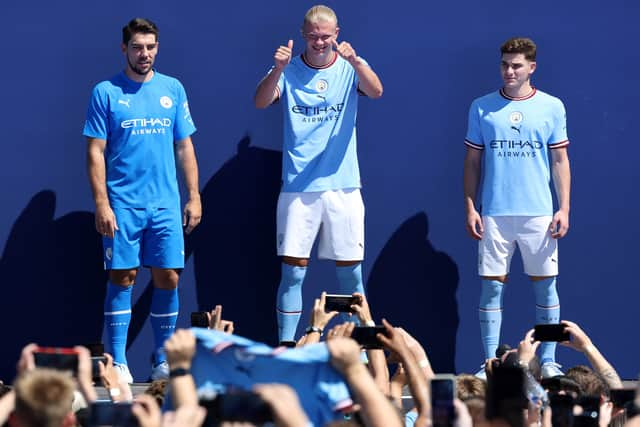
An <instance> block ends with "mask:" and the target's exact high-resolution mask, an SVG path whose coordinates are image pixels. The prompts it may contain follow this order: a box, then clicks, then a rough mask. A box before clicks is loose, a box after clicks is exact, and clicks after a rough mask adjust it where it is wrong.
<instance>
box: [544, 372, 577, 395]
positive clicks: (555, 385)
mask: <svg viewBox="0 0 640 427" xmlns="http://www.w3.org/2000/svg"><path fill="white" fill-rule="evenodd" d="M540 384H541V385H542V388H544V389H545V390H547V392H548V393H549V394H552V393H559V394H569V395H571V396H573V397H574V398H575V397H578V396H579V395H581V394H582V389H581V388H580V384H578V383H577V382H576V381H574V380H573V379H571V378H569V377H567V376H566V375H559V376H557V377H551V378H543V379H542V380H541V381H540Z"/></svg>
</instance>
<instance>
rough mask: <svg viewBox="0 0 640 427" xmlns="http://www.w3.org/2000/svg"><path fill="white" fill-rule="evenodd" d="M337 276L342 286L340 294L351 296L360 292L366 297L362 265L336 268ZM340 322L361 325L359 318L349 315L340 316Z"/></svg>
mask: <svg viewBox="0 0 640 427" xmlns="http://www.w3.org/2000/svg"><path fill="white" fill-rule="evenodd" d="M336 275H337V276H338V284H339V286H340V293H341V294H343V295H351V294H353V293H354V292H359V293H361V294H362V295H364V285H363V284H362V263H361V262H359V263H357V264H354V265H347V266H336ZM340 321H342V322H356V325H359V324H360V322H358V319H357V317H355V316H351V317H350V316H348V315H347V314H340Z"/></svg>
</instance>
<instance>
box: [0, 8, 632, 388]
mask: <svg viewBox="0 0 640 427" xmlns="http://www.w3.org/2000/svg"><path fill="white" fill-rule="evenodd" d="M312 4H313V3H312V2H310V1H307V0H304V1H293V0H290V1H275V0H274V1H270V2H204V1H202V2H200V1H186V2H179V3H176V2H173V1H172V2H170V1H166V0H156V1H122V0H112V1H110V2H109V3H108V4H106V3H98V2H91V1H80V0H68V1H65V2H57V3H56V2H45V1H43V0H35V1H33V0H24V1H21V2H4V3H3V5H2V8H1V9H2V10H1V11H0V46H1V47H2V56H3V60H2V67H0V81H2V82H3V86H4V87H3V90H2V102H0V117H1V118H2V119H1V123H2V130H3V132H4V135H5V136H4V140H3V142H2V146H3V147H4V149H3V152H4V153H5V155H4V160H3V161H2V168H0V174H1V175H0V177H1V179H0V194H2V199H3V203H2V207H3V208H2V209H1V210H0V244H2V245H3V247H4V249H3V252H2V259H1V260H0V274H1V275H0V277H1V278H2V293H1V294H0V295H1V296H0V325H2V331H3V340H2V341H3V343H2V345H1V346H0V348H1V349H2V351H1V354H2V357H1V361H0V378H4V379H10V378H12V377H13V370H14V367H15V361H16V360H17V357H18V354H19V350H20V348H21V347H22V346H23V345H24V344H25V343H27V342H30V341H35V342H38V343H40V344H57V345H71V344H75V343H85V342H90V341H95V340H99V339H100V337H101V333H102V329H101V328H102V299H103V297H104V292H105V286H104V285H105V280H106V276H105V273H104V272H103V271H102V260H101V249H100V248H101V243H100V240H99V237H98V235H97V234H96V233H95V230H94V226H93V201H92V197H91V194H90V190H89V185H88V180H87V174H86V166H85V163H86V162H85V156H86V154H85V153H86V151H85V140H84V139H83V137H82V136H81V132H82V126H83V121H84V116H85V111H86V106H87V102H88V99H89V94H90V90H91V88H92V87H93V85H94V84H95V83H97V82H98V81H100V80H102V79H105V78H107V77H109V76H111V75H113V74H114V73H116V72H117V71H118V70H120V69H121V68H122V67H123V57H122V55H121V53H120V46H119V45H120V37H121V33H120V29H121V27H122V26H123V25H124V24H125V23H126V22H127V21H128V20H129V19H131V18H132V17H134V16H145V17H149V18H151V19H152V20H154V21H155V22H157V23H158V25H159V27H160V30H161V34H160V40H161V43H160V53H159V56H158V58H157V62H156V65H157V69H158V70H159V71H161V72H163V73H166V74H169V75H173V76H176V77H178V78H179V79H180V80H181V81H182V82H183V83H184V85H185V87H186V89H187V93H188V95H189V100H190V105H191V111H192V113H193V117H194V120H195V122H196V125H197V126H198V129H199V130H198V132H197V133H196V135H195V137H194V142H195V144H196V149H197V155H198V160H199V165H200V184H201V188H202V194H203V204H204V219H203V222H202V225H201V226H200V227H199V228H198V229H197V231H196V232H195V233H194V234H193V235H192V236H190V237H189V239H188V240H187V256H188V262H187V267H186V269H185V271H184V273H183V275H182V283H181V288H180V294H181V304H182V306H181V314H180V317H179V324H180V325H182V326H186V325H187V323H188V317H189V312H190V311H192V310H196V309H210V308H212V307H213V306H214V305H215V304H220V303H221V304H223V305H224V315H225V317H226V318H230V319H233V320H235V321H236V329H237V332H238V333H240V334H242V335H246V336H249V337H251V338H254V339H257V340H261V341H266V342H269V343H274V342H275V339H276V327H275V314H274V299H275V290H276V287H277V283H278V280H279V263H278V259H277V257H276V256H275V245H274V243H275V230H274V228H275V227H274V221H275V214H274V211H275V203H276V197H277V193H278V186H279V169H280V163H281V160H280V158H281V153H280V151H279V150H280V149H281V134H282V124H281V122H282V112H281V110H280V108H281V107H279V106H277V107H272V108H270V109H268V110H266V111H263V110H256V109H255V108H254V107H253V102H252V96H253V93H254V89H255V86H256V84H257V82H258V81H259V80H260V78H261V77H262V76H263V75H264V73H265V72H266V71H267V69H268V68H269V67H270V65H271V64H272V57H273V52H274V50H275V49H276V47H277V46H278V45H279V44H285V43H286V42H287V40H288V39H290V38H292V39H293V40H294V41H295V43H294V51H295V52H296V53H300V52H301V51H302V49H303V40H302V39H301V37H300V33H299V27H300V24H301V21H302V17H303V14H304V12H305V11H306V10H307V9H308V8H309V7H310V6H311V5H312ZM328 4H329V5H330V6H332V7H334V8H335V9H336V11H337V13H338V16H339V19H340V27H341V32H340V35H341V39H342V40H347V41H349V42H351V44H352V45H353V46H354V47H355V49H356V51H357V52H358V54H360V55H361V56H363V57H365V58H366V59H367V61H368V62H369V63H370V64H371V65H372V66H373V67H374V69H375V70H376V71H377V73H378V74H379V76H380V77H381V79H382V81H383V83H384V88H385V93H384V95H383V97H382V99H380V100H376V101H371V100H367V99H361V102H360V113H359V124H358V132H359V134H358V139H359V158H360V163H361V170H362V181H363V185H364V187H363V196H364V199H365V204H366V209H367V213H366V237H367V240H366V260H365V263H364V274H365V278H366V281H367V286H368V293H369V296H370V300H371V304H372V308H373V311H374V313H375V315H376V317H378V318H379V317H381V316H385V317H386V318H388V319H389V320H390V321H391V322H392V323H396V324H399V325H402V326H404V327H405V328H407V329H408V330H409V331H411V332H412V333H413V334H414V335H416V336H417V337H418V338H419V339H420V340H421V341H422V342H423V344H424V345H425V347H426V349H427V351H428V352H429V355H430V356H431V358H432V359H433V364H434V366H435V367H436V369H437V370H439V371H443V372H444V371H456V372H462V371H466V372H470V371H475V370H476V369H477V368H478V366H479V364H480V362H481V359H482V351H481V345H480V340H479V327H478V322H477V301H478V296H479V281H478V279H477V277H476V271H475V270H476V267H475V266H476V245H475V243H474V242H473V241H471V240H470V239H469V238H468V237H467V236H466V233H465V230H464V226H463V221H464V212H463V204H462V160H463V156H464V150H465V149H464V146H463V144H462V140H463V138H464V135H465V131H466V116H467V109H468V106H469V104H470V102H471V101H472V100H473V98H475V97H477V96H480V95H482V94H485V93H487V92H489V91H492V90H495V89H497V88H498V87H499V86H500V83H501V81H500V78H499V72H498V71H499V50H498V47H499V45H500V44H501V43H502V42H503V41H504V40H505V39H507V38H509V37H511V36H514V35H525V36H530V37H532V38H533V39H534V40H535V41H536V42H537V44H538V47H539V54H538V70H537V71H536V74H535V75H534V84H535V85H536V86H537V87H539V88H540V89H542V90H544V91H546V92H549V93H551V94H554V95H556V96H558V97H560V98H561V99H562V100H563V101H564V103H565V106H566V108H567V112H568V130H569V135H570V139H571V141H572V144H571V145H570V147H569V155H570V158H571V162H572V174H573V188H572V210H571V229H570V232H569V234H568V236H567V237H566V238H565V239H564V240H563V241H562V242H561V245H560V259H561V275H560V278H559V286H560V287H559V292H560V296H561V301H562V318H565V319H571V320H574V321H576V322H578V323H579V324H580V325H582V326H583V327H584V329H585V330H586V331H587V332H588V333H589V334H590V336H591V337H592V339H593V340H594V342H595V343H596V345H597V346H598V347H600V348H601V350H602V351H603V352H604V353H605V355H607V356H608V357H609V358H610V360H611V361H612V362H613V364H614V365H615V366H616V367H617V368H618V369H619V371H620V373H621V374H622V375H623V376H624V377H626V378H633V377H635V376H636V375H637V373H638V364H637V362H636V357H637V356H638V349H639V345H638V342H637V333H633V332H632V331H633V328H634V327H635V326H636V323H635V322H634V321H633V318H634V317H633V314H632V313H634V312H636V305H637V301H638V300H639V298H638V297H639V296H640V290H639V289H638V288H636V282H637V280H636V277H635V276H636V271H635V268H634V267H633V263H634V262H635V261H634V259H635V256H636V255H635V253H636V250H635V249H634V247H635V243H634V242H636V243H637V241H638V238H639V237H640V236H639V235H640V231H639V229H638V227H637V226H636V224H637V220H636V217H637V215H636V214H635V213H634V212H635V211H636V210H637V209H638V208H639V204H638V201H637V200H636V199H635V194H636V191H635V190H633V188H634V186H635V183H636V182H637V181H638V177H639V172H638V168H637V166H636V163H637V160H636V156H637V155H638V154H639V153H640V150H639V149H638V148H637V147H635V146H632V145H628V144H633V143H632V142H631V143H629V142H628V141H633V139H632V138H633V133H635V131H634V130H633V129H634V128H633V126H634V125H633V121H634V120H635V115H636V114H637V109H636V105H637V100H638V99H640V89H639V86H638V85H637V84H636V80H637V70H638V67H639V66H640V60H639V57H638V55H637V53H636V49H635V41H636V40H638V39H639V38H640V34H639V31H638V26H637V23H636V17H637V16H639V13H640V4H639V3H637V2H634V1H625V0H612V1H610V2H607V3H606V5H605V4H604V3H602V2H596V1H578V0H567V1H564V2H558V1H551V0H540V1H537V2H535V3H516V4H506V3H504V2H475V1H462V2H436V3H434V2H421V1H415V0H414V1H408V0H399V1H395V2H391V3H390V2H387V1H379V0H371V1H366V2H365V1H361V2H338V1H330V2H328ZM523 191H524V190H523ZM516 258H517V257H516ZM512 272H513V274H512V277H511V281H510V283H509V285H508V290H507V294H506V298H505V312H504V316H505V321H504V326H503V337H504V341H505V342H510V343H512V344H517V342H518V341H519V339H520V337H521V336H523V334H524V332H525V331H526V330H527V329H528V328H529V327H531V326H532V324H533V323H534V321H533V319H534V304H533V291H532V289H531V285H530V284H529V283H528V280H527V279H526V278H525V277H524V276H523V274H522V265H521V263H520V262H519V260H516V261H515V262H514V264H513V265H512ZM148 283H149V276H148V274H141V275H140V276H139V280H138V284H137V285H136V288H135V292H134V298H135V301H136V306H135V315H134V324H133V326H132V328H131V331H130V349H129V357H130V363H131V365H132V371H133V372H134V375H135V377H136V379H138V380H143V379H145V378H146V377H147V375H148V373H149V356H150V353H151V349H150V342H151V340H152V338H151V331H150V326H149V323H148V322H147V321H146V315H147V313H148V309H149V302H150V298H149V293H148V292H145V289H148ZM336 287H337V285H336V279H335V273H334V268H333V265H332V264H331V263H328V262H318V261H316V260H313V262H312V264H311V266H310V271H309V274H308V275H307V282H306V284H305V288H304V294H305V307H306V308H307V309H308V308H309V307H310V306H311V302H312V299H313V298H314V297H315V296H316V295H318V294H319V292H320V290H322V289H327V290H330V291H331V290H335V289H336ZM307 314H308V311H305V316H304V318H303V321H302V323H306V319H307ZM558 357H559V361H560V362H561V363H563V364H565V365H573V364H576V363H581V362H584V359H583V357H582V356H581V355H579V354H576V353H575V352H573V351H572V350H569V349H560V350H559V354H558Z"/></svg>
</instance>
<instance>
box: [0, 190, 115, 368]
mask: <svg viewBox="0 0 640 427" xmlns="http://www.w3.org/2000/svg"><path fill="white" fill-rule="evenodd" d="M55 208H56V195H55V193H54V192H53V191H48V190H47V191H41V192H40V193H38V194H36V195H35V196H34V197H33V198H32V199H31V201H30V202H29V204H28V205H27V207H26V208H25V209H24V210H23V211H22V213H21V214H20V216H19V217H18V219H17V220H16V222H15V224H14V225H13V228H12V230H11V233H10V234H9V237H8V239H7V242H6V245H5V249H4V253H3V254H2V259H1V260H0V277H2V280H3V286H4V287H3V291H4V292H3V298H2V305H1V307H0V324H1V325H3V328H2V341H3V342H2V352H1V354H2V360H1V361H0V379H3V380H5V381H8V380H11V379H12V378H13V377H14V376H15V364H16V362H17V360H18V357H19V355H20V350H21V349H22V347H24V345H25V344H26V343H29V342H36V343H38V344H39V345H55V346H73V345H76V344H78V343H91V342H99V341H100V340H101V336H102V335H101V332H102V316H101V315H96V313H102V307H103V300H104V294H105V287H104V283H105V282H106V279H107V276H106V272H105V271H104V270H103V268H102V242H101V239H100V236H99V235H98V234H97V233H96V232H95V226H94V216H93V214H92V213H90V212H72V213H70V214H68V215H65V216H63V217H60V218H58V219H54V215H55Z"/></svg>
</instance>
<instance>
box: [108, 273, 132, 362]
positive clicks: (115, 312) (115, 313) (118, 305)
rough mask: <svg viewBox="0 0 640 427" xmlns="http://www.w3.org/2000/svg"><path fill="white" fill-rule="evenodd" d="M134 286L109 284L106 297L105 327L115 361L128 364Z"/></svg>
mask: <svg viewBox="0 0 640 427" xmlns="http://www.w3.org/2000/svg"><path fill="white" fill-rule="evenodd" d="M132 290H133V286H120V285H115V284H113V283H111V282H109V283H108V284H107V295H106V297H105V299H104V328H105V330H106V331H107V337H108V339H109V343H110V344H111V354H112V356H113V361H114V362H115V363H117V364H120V365H126V364H127V356H126V352H127V334H128V332H129V323H131V293H132Z"/></svg>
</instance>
